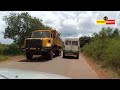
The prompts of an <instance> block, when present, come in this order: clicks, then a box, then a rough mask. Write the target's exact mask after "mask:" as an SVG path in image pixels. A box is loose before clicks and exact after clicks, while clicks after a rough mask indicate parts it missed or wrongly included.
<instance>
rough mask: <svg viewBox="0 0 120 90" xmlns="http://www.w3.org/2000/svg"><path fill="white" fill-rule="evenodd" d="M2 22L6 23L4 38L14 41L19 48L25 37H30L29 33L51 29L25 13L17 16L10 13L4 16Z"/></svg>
mask: <svg viewBox="0 0 120 90" xmlns="http://www.w3.org/2000/svg"><path fill="white" fill-rule="evenodd" d="M3 20H4V21H5V22H6V24H7V27H6V28H5V32H4V38H10V39H13V40H14V43H16V44H18V45H19V46H21V45H22V44H23V42H24V39H25V37H26V36H30V34H31V32H32V31H34V30H37V29H52V28H51V27H49V26H47V25H44V24H43V23H42V20H40V19H38V18H36V17H32V16H31V15H29V14H28V13H27V12H25V13H21V14H17V13H11V14H10V15H9V16H4V18H3Z"/></svg>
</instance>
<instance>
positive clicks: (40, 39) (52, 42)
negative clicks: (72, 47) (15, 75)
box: [24, 30, 62, 59]
mask: <svg viewBox="0 0 120 90" xmlns="http://www.w3.org/2000/svg"><path fill="white" fill-rule="evenodd" d="M24 46H25V51H26V57H27V59H32V57H33V55H43V56H46V57H48V58H49V59H52V58H53V55H54V54H55V56H59V55H61V48H62V40H61V38H60V37H59V36H58V32H57V31H56V30H35V31H33V32H32V34H31V37H30V38H26V39H25V42H24Z"/></svg>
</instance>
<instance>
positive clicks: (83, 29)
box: [0, 11, 120, 44]
mask: <svg viewBox="0 0 120 90" xmlns="http://www.w3.org/2000/svg"><path fill="white" fill-rule="evenodd" d="M11 12H16V13H21V12H28V13H29V14H30V15H31V16H34V17H38V18H39V19H42V20H43V23H44V24H45V25H49V26H51V27H53V28H54V29H56V30H58V31H59V32H60V33H61V37H62V38H66V37H80V36H83V35H92V33H94V32H99V31H100V30H101V28H102V26H103V25H96V24H95V21H96V20H97V19H103V17H104V16H107V17H108V19H115V20H116V24H115V25H104V26H106V27H107V26H110V27H113V28H114V27H117V28H120V12H119V11H0V27H1V28H0V42H1V43H5V44H9V43H11V42H12V40H11V39H4V38H3V32H4V31H5V27H6V24H5V22H4V21H3V16H5V15H9V13H11Z"/></svg>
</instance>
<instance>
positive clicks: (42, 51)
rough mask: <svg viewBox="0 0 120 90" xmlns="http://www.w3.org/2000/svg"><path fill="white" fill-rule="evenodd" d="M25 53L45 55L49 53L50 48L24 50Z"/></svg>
mask: <svg viewBox="0 0 120 90" xmlns="http://www.w3.org/2000/svg"><path fill="white" fill-rule="evenodd" d="M25 51H26V52H30V53H33V54H43V53H47V52H50V51H51V48H50V47H49V48H47V47H45V48H25Z"/></svg>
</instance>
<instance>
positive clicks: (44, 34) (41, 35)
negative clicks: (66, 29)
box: [31, 31, 50, 38]
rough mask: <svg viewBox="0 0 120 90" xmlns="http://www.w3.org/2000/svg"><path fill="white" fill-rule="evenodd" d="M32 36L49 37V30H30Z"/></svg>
mask: <svg viewBox="0 0 120 90" xmlns="http://www.w3.org/2000/svg"><path fill="white" fill-rule="evenodd" d="M31 37H32V38H45V37H47V38H50V32H47V31H42V32H32V35H31Z"/></svg>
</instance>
